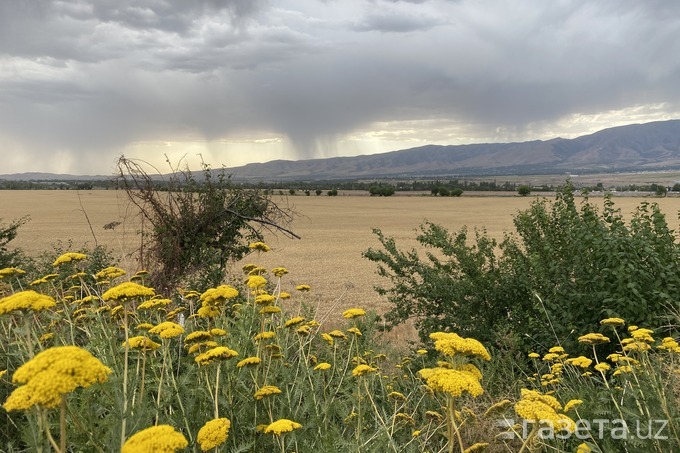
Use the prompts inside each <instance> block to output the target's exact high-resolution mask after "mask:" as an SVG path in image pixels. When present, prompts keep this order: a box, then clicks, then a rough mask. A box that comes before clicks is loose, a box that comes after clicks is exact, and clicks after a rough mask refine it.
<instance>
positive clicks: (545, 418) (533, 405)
mask: <svg viewBox="0 0 680 453" xmlns="http://www.w3.org/2000/svg"><path fill="white" fill-rule="evenodd" d="M561 409H562V405H561V404H560V403H559V402H558V401H557V400H556V399H555V398H554V397H553V396H550V395H545V394H542V393H539V392H537V391H535V390H527V389H522V390H521V399H520V400H519V401H518V402H517V403H516V404H515V412H516V413H517V415H519V416H520V417H522V418H524V419H526V420H529V421H533V422H535V423H543V424H547V425H548V426H551V427H552V428H553V429H557V430H562V429H565V430H567V431H569V432H573V431H574V429H575V427H576V424H575V422H574V421H573V420H572V419H571V418H569V417H567V416H566V415H564V414H560V413H558V412H557V411H559V410H561Z"/></svg>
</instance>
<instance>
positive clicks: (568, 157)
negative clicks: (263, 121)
mask: <svg viewBox="0 0 680 453" xmlns="http://www.w3.org/2000/svg"><path fill="white" fill-rule="evenodd" d="M670 169H680V120H671V121H657V122H652V123H646V124H633V125H628V126H620V127H613V128H610V129H604V130H602V131H599V132H596V133H594V134H591V135H586V136H582V137H578V138H574V139H563V138H555V139H552V140H547V141H541V140H536V141H529V142H521V143H484V144H473V145H448V146H438V145H426V146H420V147H418V148H411V149H406V150H401V151H392V152H388V153H382V154H371V155H365V156H354V157H333V158H328V159H310V160H301V161H289V160H275V161H271V162H266V163H258V164H248V165H244V166H241V167H234V168H230V169H228V170H227V171H228V172H229V173H231V174H233V176H234V178H235V179H245V180H265V181H276V180H305V179H353V178H372V177H376V178H386V177H395V178H398V177H409V178H413V177H435V176H456V175H462V176H464V175H511V174H554V173H566V172H568V173H594V172H605V173H606V172H623V171H652V170H670Z"/></svg>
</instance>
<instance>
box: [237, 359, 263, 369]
mask: <svg viewBox="0 0 680 453" xmlns="http://www.w3.org/2000/svg"><path fill="white" fill-rule="evenodd" d="M260 362H262V359H260V358H259V357H246V358H245V359H243V360H241V361H240V362H239V363H237V364H236V368H243V367H244V366H249V365H259V364H260Z"/></svg>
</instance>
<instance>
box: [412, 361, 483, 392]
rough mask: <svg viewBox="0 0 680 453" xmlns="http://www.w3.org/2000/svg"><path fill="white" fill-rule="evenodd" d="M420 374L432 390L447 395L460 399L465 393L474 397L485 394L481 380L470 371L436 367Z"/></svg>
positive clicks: (425, 369) (424, 370)
mask: <svg viewBox="0 0 680 453" xmlns="http://www.w3.org/2000/svg"><path fill="white" fill-rule="evenodd" d="M418 374H419V375H420V377H422V378H423V379H425V382H426V383H427V385H428V387H429V388H431V389H432V390H434V391H437V392H443V393H447V394H449V395H451V396H453V397H459V396H461V395H462V394H463V392H467V393H469V394H470V395H472V396H473V397H477V396H479V395H481V394H482V393H484V389H483V388H482V385H481V384H480V383H479V379H477V377H476V376H475V375H474V374H473V373H470V372H469V371H465V370H454V369H449V368H441V367H435V368H423V369H422V370H420V371H419V372H418Z"/></svg>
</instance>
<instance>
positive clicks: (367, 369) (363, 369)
mask: <svg viewBox="0 0 680 453" xmlns="http://www.w3.org/2000/svg"><path fill="white" fill-rule="evenodd" d="M376 371H378V369H377V368H373V367H372V366H369V365H364V364H361V365H357V366H356V367H355V368H354V369H353V370H352V376H354V377H360V376H366V375H367V374H370V373H375V372H376Z"/></svg>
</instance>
